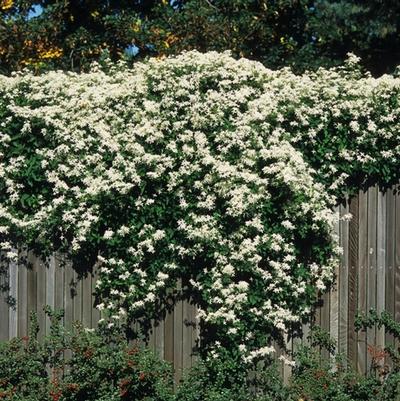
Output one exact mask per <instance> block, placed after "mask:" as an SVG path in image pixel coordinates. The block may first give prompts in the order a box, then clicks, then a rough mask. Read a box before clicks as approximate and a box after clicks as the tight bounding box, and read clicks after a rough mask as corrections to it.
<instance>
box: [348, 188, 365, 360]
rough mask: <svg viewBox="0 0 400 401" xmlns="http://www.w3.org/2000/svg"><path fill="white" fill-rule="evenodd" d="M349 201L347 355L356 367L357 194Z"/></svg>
mask: <svg viewBox="0 0 400 401" xmlns="http://www.w3.org/2000/svg"><path fill="white" fill-rule="evenodd" d="M361 195H362V192H360V193H359V195H358V196H356V197H355V198H353V199H352V200H351V201H350V205H349V211H350V213H351V214H352V216H353V218H352V220H351V223H350V226H349V269H348V277H347V280H348V283H347V286H348V287H347V288H348V298H347V299H348V304H347V309H348V313H347V355H348V358H349V361H350V363H352V365H353V366H355V367H357V336H356V333H355V332H354V329H353V327H354V319H355V313H356V308H357V305H356V303H357V272H358V206H359V204H358V201H359V196H361Z"/></svg>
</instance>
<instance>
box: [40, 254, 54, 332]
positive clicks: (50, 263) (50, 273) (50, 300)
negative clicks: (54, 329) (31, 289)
mask: <svg viewBox="0 0 400 401" xmlns="http://www.w3.org/2000/svg"><path fill="white" fill-rule="evenodd" d="M45 270H46V303H45V305H48V306H50V308H51V309H52V310H54V307H55V299H56V281H55V280H56V258H55V255H52V256H50V257H49V259H48V260H47V266H46V269H45ZM39 285H40V284H39ZM57 285H58V283H57ZM45 305H43V306H45ZM50 326H51V322H50V318H49V316H47V318H46V334H49V333H50Z"/></svg>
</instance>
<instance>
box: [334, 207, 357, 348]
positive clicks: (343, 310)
mask: <svg viewBox="0 0 400 401" xmlns="http://www.w3.org/2000/svg"><path fill="white" fill-rule="evenodd" d="M349 213H350V209H349V203H348V202H346V205H345V206H341V207H340V215H341V217H343V216H344V215H347V214H349ZM352 219H354V217H353V216H352ZM340 245H341V247H342V248H343V255H342V257H341V264H340V270H339V283H338V291H339V344H338V345H339V352H342V353H343V354H344V355H347V325H348V312H349V311H348V304H349V288H348V274H349V271H350V269H351V266H350V260H349V221H348V220H342V221H340Z"/></svg>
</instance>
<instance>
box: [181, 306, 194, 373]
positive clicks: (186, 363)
mask: <svg viewBox="0 0 400 401" xmlns="http://www.w3.org/2000/svg"><path fill="white" fill-rule="evenodd" d="M191 309H192V308H191V305H190V304H189V302H188V301H184V302H183V305H182V319H183V321H182V368H183V369H187V368H190V366H191V364H192V331H193V326H192V322H191V319H192V314H191Z"/></svg>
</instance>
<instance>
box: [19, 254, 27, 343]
mask: <svg viewBox="0 0 400 401" xmlns="http://www.w3.org/2000/svg"><path fill="white" fill-rule="evenodd" d="M27 256H28V255H27V252H26V251H20V263H19V264H18V295H17V312H18V328H17V329H18V337H24V336H26V335H27V334H28V319H29V313H28V266H27V260H26V258H27Z"/></svg>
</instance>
